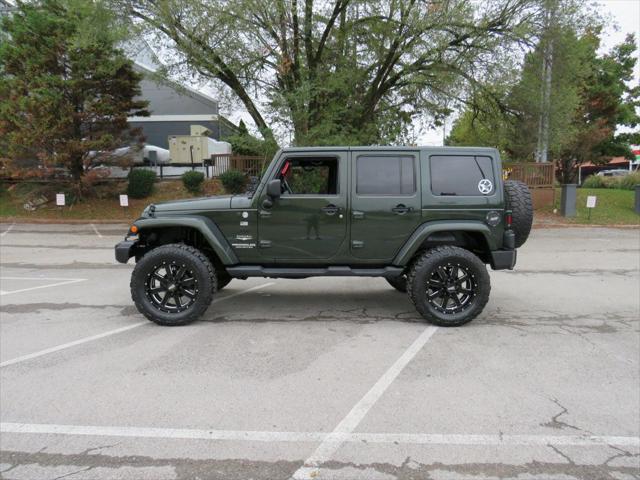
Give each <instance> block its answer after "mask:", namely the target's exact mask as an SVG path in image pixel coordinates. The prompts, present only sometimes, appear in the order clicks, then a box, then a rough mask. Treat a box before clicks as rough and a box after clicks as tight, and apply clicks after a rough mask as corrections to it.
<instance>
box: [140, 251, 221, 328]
mask: <svg viewBox="0 0 640 480" xmlns="http://www.w3.org/2000/svg"><path fill="white" fill-rule="evenodd" d="M215 291H216V276H215V273H214V269H213V266H212V265H211V262H210V261H209V259H208V258H207V257H206V256H205V255H204V254H203V253H202V252H200V251H199V250H197V249H195V248H193V247H190V246H188V245H184V244H170V245H163V246H161V247H158V248H155V249H153V250H152V251H150V252H149V253H147V254H146V255H145V256H144V257H142V258H141V259H140V261H139V262H138V263H137V264H136V267H135V268H134V270H133V273H132V275H131V298H132V299H133V301H134V303H135V305H136V307H137V309H138V311H139V312H140V313H142V314H143V315H144V316H145V317H147V318H148V319H149V320H151V321H152V322H155V323H157V324H159V325H166V326H173V325H186V324H187V323H190V322H193V321H194V320H196V319H197V318H199V317H200V316H201V315H202V314H203V313H204V312H205V311H206V309H207V308H208V307H209V305H210V304H211V300H212V298H213V293H214V292H215Z"/></svg>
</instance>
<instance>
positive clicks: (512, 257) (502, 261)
mask: <svg viewBox="0 0 640 480" xmlns="http://www.w3.org/2000/svg"><path fill="white" fill-rule="evenodd" d="M517 257H518V252H517V250H515V249H514V250H493V251H492V252H491V268H493V269H494V270H513V267H515V266H516V259H517Z"/></svg>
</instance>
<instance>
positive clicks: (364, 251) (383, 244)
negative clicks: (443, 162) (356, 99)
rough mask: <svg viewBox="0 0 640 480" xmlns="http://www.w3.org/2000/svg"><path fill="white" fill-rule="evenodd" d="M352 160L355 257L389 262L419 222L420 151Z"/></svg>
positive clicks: (359, 154)
mask: <svg viewBox="0 0 640 480" xmlns="http://www.w3.org/2000/svg"><path fill="white" fill-rule="evenodd" d="M351 155H352V156H351V168H352V175H351V192H352V195H351V199H352V200H351V201H352V203H351V254H352V255H353V256H354V257H356V258H361V259H363V260H380V261H388V260H390V259H392V258H393V257H394V256H395V254H396V253H397V252H398V250H399V249H400V248H401V246H402V245H403V244H404V242H405V241H406V240H407V238H408V237H409V235H411V233H412V232H413V231H414V230H415V228H416V227H417V226H418V224H419V223H420V220H421V216H422V215H421V209H420V207H421V201H420V188H419V187H420V184H419V178H420V173H419V168H420V162H419V157H420V155H419V151H418V150H397V151H396V150H377V151H376V150H372V151H366V150H362V151H359V150H354V151H352V152H351Z"/></svg>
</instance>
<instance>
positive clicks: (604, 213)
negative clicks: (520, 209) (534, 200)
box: [543, 188, 640, 225]
mask: <svg viewBox="0 0 640 480" xmlns="http://www.w3.org/2000/svg"><path fill="white" fill-rule="evenodd" d="M561 194H562V193H561V191H560V189H557V191H556V202H555V206H554V208H556V209H557V210H558V211H560V197H561ZM589 195H593V196H596V197H597V203H596V208H593V209H591V218H589V210H590V209H588V208H587V206H586V205H587V196H589ZM634 202H635V192H634V191H631V190H618V189H612V188H578V199H577V205H576V207H577V215H576V216H575V217H573V218H564V217H562V216H560V215H559V214H557V215H553V216H554V218H556V219H557V220H558V221H559V222H563V223H569V224H593V225H640V215H638V214H636V213H635V211H634ZM551 210H552V209H551V208H548V209H546V212H545V211H544V210H543V212H544V213H547V214H551V213H552V212H551Z"/></svg>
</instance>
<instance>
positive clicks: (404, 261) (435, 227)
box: [393, 220, 497, 267]
mask: <svg viewBox="0 0 640 480" xmlns="http://www.w3.org/2000/svg"><path fill="white" fill-rule="evenodd" d="M447 231H449V232H451V231H456V232H480V233H481V234H482V235H483V236H484V238H485V240H486V242H487V245H488V246H489V250H496V249H497V246H496V242H495V239H494V237H493V235H492V233H491V229H490V228H489V226H488V225H485V224H484V223H481V222H471V221H464V220H453V221H435V222H426V223H423V224H422V225H420V226H419V227H418V228H416V229H415V230H414V231H413V233H412V234H411V236H410V237H409V239H408V240H407V241H406V242H405V244H404V245H403V246H402V248H401V249H400V250H399V251H398V253H397V254H396V256H395V257H394V259H393V265H398V266H402V267H404V266H406V265H408V264H409V262H410V261H411V259H412V258H413V256H414V255H415V253H416V252H417V251H418V250H419V249H420V247H421V246H422V244H423V243H424V241H425V240H426V239H427V238H429V236H430V235H431V234H432V233H436V232H447Z"/></svg>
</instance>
